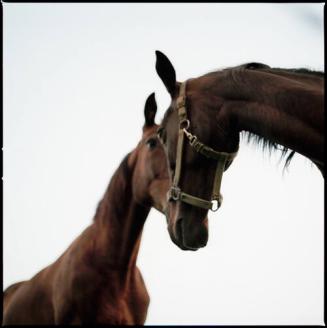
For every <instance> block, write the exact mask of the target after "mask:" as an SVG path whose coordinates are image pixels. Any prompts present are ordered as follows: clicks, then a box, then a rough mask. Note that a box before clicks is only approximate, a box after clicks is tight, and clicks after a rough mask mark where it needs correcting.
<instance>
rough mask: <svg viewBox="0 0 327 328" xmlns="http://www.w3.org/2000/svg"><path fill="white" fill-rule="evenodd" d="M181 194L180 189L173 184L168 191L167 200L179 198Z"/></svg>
mask: <svg viewBox="0 0 327 328" xmlns="http://www.w3.org/2000/svg"><path fill="white" fill-rule="evenodd" d="M180 195H181V189H180V188H178V187H175V186H172V187H171V188H170V189H169V191H168V201H170V200H179V199H180Z"/></svg>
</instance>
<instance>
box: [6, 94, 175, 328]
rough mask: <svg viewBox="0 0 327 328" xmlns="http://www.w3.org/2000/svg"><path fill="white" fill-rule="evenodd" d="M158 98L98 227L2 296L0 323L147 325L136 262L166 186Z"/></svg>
mask: <svg viewBox="0 0 327 328" xmlns="http://www.w3.org/2000/svg"><path fill="white" fill-rule="evenodd" d="M156 109H157V106H156V102H155V98H154V94H152V95H151V96H149V98H148V99H147V101H146V105H145V124H144V127H143V136H142V139H141V141H140V142H139V143H138V145H137V147H136V148H135V149H134V150H133V151H132V152H131V153H129V154H128V155H127V156H126V157H125V159H124V160H123V161H122V163H121V164H120V166H119V168H118V169H117V171H116V172H115V174H114V175H113V177H112V179H111V181H110V184H109V186H108V188H107V190H106V192H105V194H104V197H103V199H102V200H101V202H100V203H99V205H98V208H97V211H96V214H95V217H94V220H93V223H92V224H91V225H90V226H89V227H88V228H86V229H85V230H84V232H83V233H82V234H81V235H80V236H79V237H78V238H77V239H76V240H75V241H74V242H73V243H72V244H71V245H70V247H69V248H68V249H67V250H66V251H65V252H64V254H63V255H62V256H61V257H60V258H59V259H58V260H56V261H55V262H54V263H53V264H52V265H50V266H48V267H46V268H45V269H43V270H42V271H40V272H39V273H38V274H36V275H35V276H34V277H33V278H32V279H30V280H28V281H23V282H19V283H17V284H14V285H12V286H10V287H8V288H7V289H6V290H5V292H4V315H3V324H5V325H9V324H85V323H96V324H144V322H145V319H146V314H147V309H148V305H149V295H148V293H147V290H146V287H145V285H144V281H143V278H142V276H141V273H140V271H139V269H138V268H137V267H136V259H137V255H138V251H139V246H140V240H141V234H142V229H143V225H144V222H145V219H146V217H147V216H148V213H149V211H150V208H151V207H152V206H154V207H155V208H156V209H158V210H159V211H161V212H163V211H164V208H165V206H166V193H167V190H168V186H169V178H168V171H167V166H166V159H165V154H164V151H163V148H162V146H161V144H160V142H157V135H156V130H157V128H158V126H157V125H156V124H155V123H154V118H155V114H156Z"/></svg>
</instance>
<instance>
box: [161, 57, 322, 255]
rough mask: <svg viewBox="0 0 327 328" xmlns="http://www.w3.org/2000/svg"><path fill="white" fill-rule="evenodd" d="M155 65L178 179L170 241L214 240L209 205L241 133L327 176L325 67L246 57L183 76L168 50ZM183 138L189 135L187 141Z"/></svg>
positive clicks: (172, 194)
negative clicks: (245, 60)
mask: <svg viewBox="0 0 327 328" xmlns="http://www.w3.org/2000/svg"><path fill="white" fill-rule="evenodd" d="M156 71H157V74H158V75H159V77H160V79H161V80H162V82H163V83H164V85H165V87H166V89H167V91H168V92H169V94H170V97H171V103H170V105H169V107H168V109H167V110H166V112H165V115H164V117H163V120H162V122H161V125H160V128H159V129H158V135H159V138H160V140H161V142H162V143H163V145H164V148H165V152H166V155H167V159H168V169H169V174H170V178H171V180H173V181H172V186H171V188H170V191H169V194H168V196H169V202H168V206H167V212H166V217H167V221H168V230H169V234H170V237H171V239H172V241H173V242H174V243H175V244H176V245H177V246H178V247H180V248H181V249H183V250H193V251H194V250H198V249H199V248H201V247H205V246H206V244H207V241H208V217H207V214H208V210H209V209H210V210H213V211H215V210H217V209H218V208H219V207H220V205H221V203H222V195H221V193H220V185H221V180H222V175H223V172H224V171H225V170H227V169H228V167H229V166H230V165H231V164H232V162H233V160H234V158H235V156H236V155H237V151H238V148H239V141H240V135H241V134H242V135H245V136H247V137H248V139H249V140H254V141H256V142H257V143H258V144H261V145H262V146H263V149H265V148H266V149H269V150H272V149H281V150H282V157H283V156H284V157H285V158H286V162H285V166H286V167H287V165H288V164H289V162H290V160H291V159H292V157H293V155H294V154H295V153H299V154H302V155H303V156H305V157H307V158H308V159H309V160H311V161H312V162H313V163H314V165H315V166H316V167H317V168H318V169H319V170H320V172H321V174H322V175H323V177H324V159H323V158H324V157H323V155H324V111H323V108H324V73H323V72H319V71H312V70H309V69H305V68H298V69H284V68H271V67H270V66H268V65H266V64H263V63H256V62H253V63H247V64H243V65H239V66H236V67H230V68H225V69H222V70H218V71H213V72H209V73H207V74H204V75H202V76H200V77H197V78H192V79H188V80H187V81H185V82H183V83H180V82H177V81H176V72H175V69H174V67H173V65H172V63H171V62H170V60H169V59H168V58H167V56H166V55H165V54H163V53H162V52H160V51H156ZM184 140H186V141H187V142H186V143H185V142H184Z"/></svg>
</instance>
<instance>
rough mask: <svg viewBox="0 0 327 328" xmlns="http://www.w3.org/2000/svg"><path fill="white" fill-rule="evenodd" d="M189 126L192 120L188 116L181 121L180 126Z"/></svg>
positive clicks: (183, 127) (184, 127)
mask: <svg viewBox="0 0 327 328" xmlns="http://www.w3.org/2000/svg"><path fill="white" fill-rule="evenodd" d="M184 125H185V126H184ZM189 127H190V121H189V120H188V119H187V118H185V119H184V120H182V121H180V123H179V128H180V129H183V130H187V129H188V128H189Z"/></svg>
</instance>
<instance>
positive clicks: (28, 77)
mask: <svg viewBox="0 0 327 328" xmlns="http://www.w3.org/2000/svg"><path fill="white" fill-rule="evenodd" d="M3 9H4V10H3V19H4V23H3V26H4V32H3V37H4V39H3V46H4V51H3V55H4V62H3V68H4V75H3V79H4V87H3V91H4V114H3V118H4V161H3V163H4V198H3V199H4V211H3V285H4V288H6V287H7V286H9V285H10V284H12V283H14V282H16V281H20V280H26V279H29V278H31V277H32V276H33V275H35V274H36V273H37V272H38V271H39V270H41V269H42V268H44V267H45V266H47V265H49V264H51V263H52V262H53V261H54V260H56V259H57V258H58V257H59V256H60V255H61V254H62V253H63V251H64V250H65V249H66V248H67V247H68V246H69V245H70V243H71V242H72V241H73V240H74V238H76V237H77V236H78V235H79V234H80V233H81V232H82V231H83V229H85V228H86V227H87V226H88V225H89V224H90V223H91V221H92V218H93V215H94V212H95V209H96V206H97V204H98V201H99V200H100V199H101V197H102V195H103V193H104V190H105V188H106V187H107V185H108V183H109V180H110V178H111V176H112V174H113V173H114V171H115V170H116V168H117V167H118V165H119V163H120V162H121V160H122V159H123V157H124V156H125V155H126V154H127V153H128V152H129V151H130V150H132V149H133V148H134V147H135V146H136V143H137V142H138V141H139V139H140V136H141V127H142V125H143V120H144V117H143V106H144V102H145V99H146V98H147V96H148V95H149V94H150V93H151V92H154V91H155V92H156V99H157V102H158V105H159V110H158V115H157V121H158V122H159V121H160V120H161V118H162V117H163V114H164V112H165V110H166V108H167V107H168V105H169V102H170V98H169V95H168V93H167V92H166V90H165V88H164V86H163V84H162V82H161V80H160V79H159V77H158V76H157V74H156V71H155V50H157V49H158V50H161V51H162V52H164V53H165V54H166V55H167V56H168V57H169V58H170V60H171V61H172V63H173V65H174V67H175V69H176V74H177V79H178V80H179V81H183V80H185V79H187V78H191V77H196V76H199V75H202V74H204V73H206V72H208V71H212V70H214V69H218V68H224V67H228V66H233V65H239V64H242V63H245V62H249V61H258V62H263V63H265V64H268V65H270V66H272V67H286V68H297V67H306V68H310V69H316V70H324V66H323V63H324V61H323V59H324V44H323V5H322V4H208V3H207V4H50V3H46V4H21V3H19V4H18V3H17V4H10V3H3ZM279 157H280V154H279V153H274V154H272V155H271V156H269V155H268V154H267V153H265V154H264V153H262V151H261V150H259V148H257V147H256V146H254V145H248V144H247V143H246V142H245V141H242V143H241V147H240V151H239V155H238V157H237V158H236V159H235V161H234V163H233V165H232V166H231V167H230V169H229V170H228V171H227V172H226V174H224V178H223V182H222V193H223V195H224V203H223V206H222V207H221V209H220V210H219V211H218V212H216V213H210V214H209V242H208V245H207V247H206V248H204V249H201V250H199V251H197V252H184V251H182V250H180V249H179V248H177V247H176V246H175V245H174V244H173V243H172V242H171V240H170V238H169V235H168V231H167V228H166V220H165V218H164V217H163V216H162V215H161V214H160V213H158V212H157V211H156V210H154V209H153V210H151V212H150V215H149V217H148V219H147V222H146V224H145V228H144V233H143V239H142V244H141V249H140V254H139V258H138V265H139V267H140V269H141V272H142V274H143V276H144V279H145V282H146V285H147V288H148V292H149V294H150V297H151V303H150V307H149V312H148V317H147V321H146V324H322V323H323V288H324V286H323V255H324V253H323V237H324V236H323V230H324V203H323V196H324V183H323V178H322V176H321V174H320V172H319V171H318V170H317V169H316V167H314V166H313V165H312V164H311V163H310V161H309V160H307V159H305V158H304V157H302V156H301V155H296V156H295V157H294V159H293V160H292V162H291V164H290V167H289V169H288V170H287V171H285V172H283V162H281V163H279Z"/></svg>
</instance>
